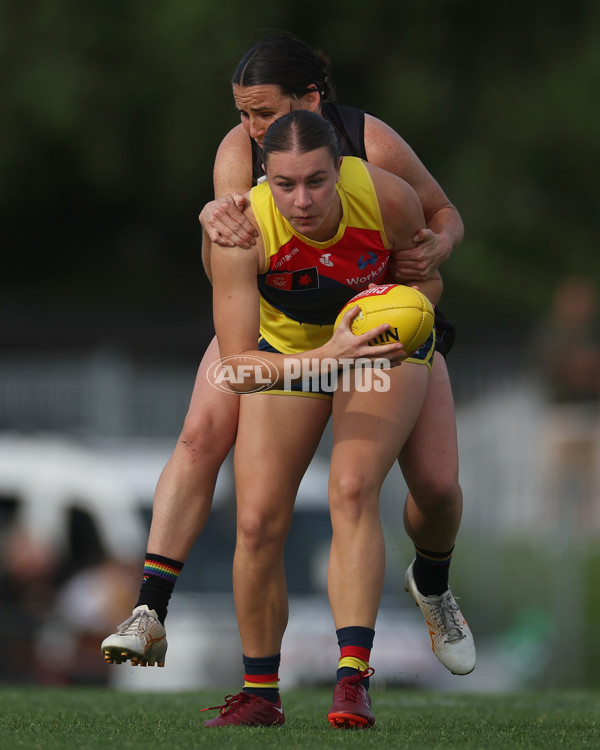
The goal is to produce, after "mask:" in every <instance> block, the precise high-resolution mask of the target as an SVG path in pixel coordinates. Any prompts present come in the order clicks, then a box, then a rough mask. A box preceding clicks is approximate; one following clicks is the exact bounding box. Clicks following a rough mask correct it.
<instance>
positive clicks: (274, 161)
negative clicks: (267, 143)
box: [265, 147, 342, 242]
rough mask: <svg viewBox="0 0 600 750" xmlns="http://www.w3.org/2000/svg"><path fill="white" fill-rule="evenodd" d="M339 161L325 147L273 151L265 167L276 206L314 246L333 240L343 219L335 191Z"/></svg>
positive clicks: (340, 161)
mask: <svg viewBox="0 0 600 750" xmlns="http://www.w3.org/2000/svg"><path fill="white" fill-rule="evenodd" d="M341 163H342V160H341V159H339V160H338V162H337V163H335V162H334V160H333V158H332V156H331V153H330V152H329V150H328V149H327V148H325V147H323V148H318V149H316V150H315V151H308V152H305V153H296V152H294V151H274V152H273V153H271V154H269V157H268V160H267V163H266V164H265V167H266V173H267V176H268V178H269V185H270V187H271V192H272V193H273V198H274V200H275V205H276V206H277V208H278V209H279V211H280V213H281V214H282V215H283V216H284V217H285V218H286V219H287V220H288V221H289V223H290V224H291V225H292V227H293V228H294V229H295V230H296V231H297V232H299V233H300V234H303V235H305V236H306V237H309V238H310V239H312V240H316V241H317V242H324V241H325V240H329V239H331V238H332V237H334V236H335V233H336V232H337V230H338V227H339V223H340V219H341V216H342V207H341V203H340V199H339V197H338V194H337V190H336V183H337V181H338V177H339V173H340V165H341Z"/></svg>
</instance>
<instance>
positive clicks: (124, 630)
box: [101, 604, 167, 667]
mask: <svg viewBox="0 0 600 750" xmlns="http://www.w3.org/2000/svg"><path fill="white" fill-rule="evenodd" d="M101 649H102V653H103V654H104V659H105V660H106V661H107V662H108V663H109V664H113V663H114V664H121V663H122V662H124V661H127V660H130V661H131V663H132V664H133V666H139V667H147V666H150V667H153V666H154V664H155V663H157V664H158V666H159V667H164V666H165V654H166V653H167V633H166V631H165V629H164V627H163V626H162V624H161V622H160V620H159V619H158V617H157V615H156V612H155V611H154V610H153V609H148V607H147V606H146V605H145V604H141V605H140V606H139V607H136V608H135V609H134V610H133V612H132V613H131V617H129V618H128V619H127V620H125V622H122V623H121V624H120V625H119V626H118V627H117V632H116V633H113V634H112V635H109V636H108V638H105V639H104V640H103V641H102V646H101Z"/></svg>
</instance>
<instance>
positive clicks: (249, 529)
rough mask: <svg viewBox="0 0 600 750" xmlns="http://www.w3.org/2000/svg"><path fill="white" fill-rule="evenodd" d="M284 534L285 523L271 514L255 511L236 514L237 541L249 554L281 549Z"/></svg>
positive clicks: (270, 552)
mask: <svg viewBox="0 0 600 750" xmlns="http://www.w3.org/2000/svg"><path fill="white" fill-rule="evenodd" d="M285 536H286V529H285V524H283V523H282V522H281V521H280V520H278V519H273V517H272V515H271V514H266V513H261V512H258V511H256V512H248V513H243V514H239V515H238V527H237V541H238V544H240V545H242V546H243V548H244V550H245V551H246V552H247V553H248V554H250V555H261V554H274V553H277V552H279V551H282V550H283V546H284V542H285Z"/></svg>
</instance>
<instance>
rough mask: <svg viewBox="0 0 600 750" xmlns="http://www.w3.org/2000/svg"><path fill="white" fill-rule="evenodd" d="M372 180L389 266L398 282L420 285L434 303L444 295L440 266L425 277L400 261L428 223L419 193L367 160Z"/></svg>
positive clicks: (412, 246)
mask: <svg viewBox="0 0 600 750" xmlns="http://www.w3.org/2000/svg"><path fill="white" fill-rule="evenodd" d="M367 169H368V170H369V173H370V175H371V178H372V180H373V184H374V186H375V191H376V193H377V199H378V201H379V206H380V209H381V216H382V219H383V225H384V228H385V233H386V235H387V238H388V241H389V243H390V253H391V255H390V270H391V273H392V277H393V280H394V281H395V282H396V283H400V284H406V285H408V286H417V287H418V288H419V290H420V291H421V292H423V294H425V295H426V296H427V297H428V298H429V299H430V300H431V302H432V303H433V304H437V302H439V299H440V297H441V295H442V289H443V286H442V279H441V276H440V273H439V271H438V270H437V269H433V270H431V271H430V272H429V274H428V275H427V276H425V277H421V276H417V275H415V274H411V273H407V272H406V271H405V269H404V268H403V266H402V263H401V262H400V259H401V258H402V256H403V255H404V253H406V252H410V251H411V250H413V249H414V247H415V245H416V244H417V243H416V242H415V240H414V236H415V234H417V233H418V232H419V230H420V229H422V228H423V227H424V226H425V216H424V214H423V207H422V205H421V202H420V200H419V196H418V195H417V193H416V192H415V190H413V188H412V187H411V186H410V185H409V184H408V182H406V181H405V180H403V179H401V178H400V177H397V176H396V175H394V174H392V173H391V172H387V171H386V170H383V169H379V167H376V166H374V165H373V164H367Z"/></svg>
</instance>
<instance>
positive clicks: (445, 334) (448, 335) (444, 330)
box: [435, 307, 456, 359]
mask: <svg viewBox="0 0 600 750" xmlns="http://www.w3.org/2000/svg"><path fill="white" fill-rule="evenodd" d="M455 336H456V328H455V327H454V326H453V325H452V323H451V322H450V321H449V320H448V318H446V316H445V315H444V313H443V312H442V311H441V310H440V308H439V307H436V308H435V350H436V352H439V353H440V354H441V355H442V357H444V359H446V357H447V356H448V353H449V352H450V349H452V347H453V345H454V337H455Z"/></svg>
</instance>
